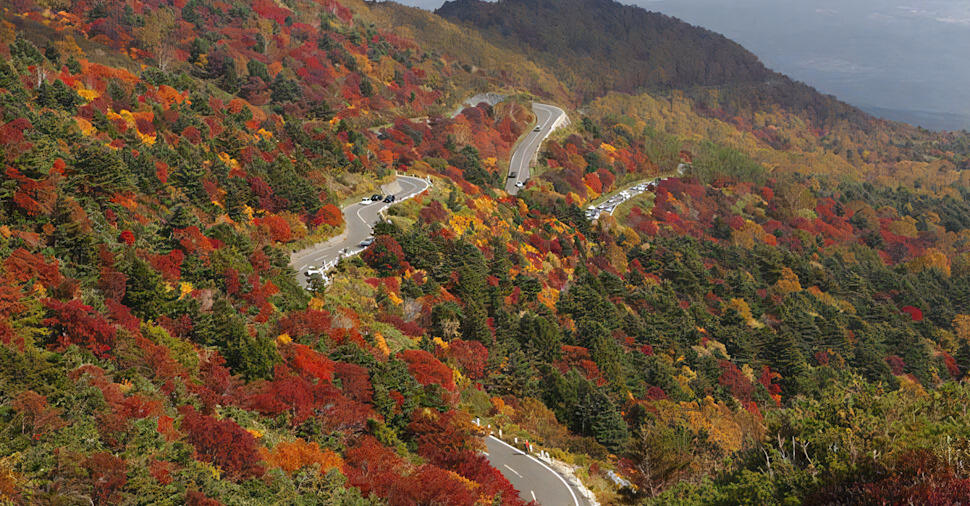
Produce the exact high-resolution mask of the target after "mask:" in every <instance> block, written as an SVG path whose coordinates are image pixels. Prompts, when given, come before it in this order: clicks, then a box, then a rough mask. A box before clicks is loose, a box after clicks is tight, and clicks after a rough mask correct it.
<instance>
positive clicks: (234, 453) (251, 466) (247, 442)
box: [179, 406, 264, 479]
mask: <svg viewBox="0 0 970 506" xmlns="http://www.w3.org/2000/svg"><path fill="white" fill-rule="evenodd" d="M179 413H181V415H182V430H183V431H185V432H186V434H187V436H188V437H187V439H188V441H189V443H191V444H192V446H194V447H195V452H196V456H197V457H198V458H199V459H200V460H202V461H205V462H211V463H213V464H215V465H217V466H219V468H220V469H222V471H223V472H224V473H226V475H227V476H228V477H230V478H232V479H248V478H255V477H259V476H262V474H263V472H264V469H263V466H262V464H261V463H260V458H259V452H258V451H257V450H256V438H254V437H253V435H252V434H250V433H249V432H247V431H246V429H243V428H242V427H240V426H239V425H238V424H237V423H236V422H234V421H232V420H229V419H224V420H218V419H216V418H213V417H211V416H207V415H203V414H201V413H199V412H197V411H196V410H195V408H193V407H192V406H182V407H180V408H179Z"/></svg>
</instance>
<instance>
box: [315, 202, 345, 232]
mask: <svg viewBox="0 0 970 506" xmlns="http://www.w3.org/2000/svg"><path fill="white" fill-rule="evenodd" d="M343 222H344V216H343V214H341V213H340V209H337V206H335V205H333V204H327V205H325V206H323V207H321V208H320V210H319V211H317V213H316V214H315V215H314V216H313V219H312V220H310V224H311V225H313V226H315V227H318V226H320V225H329V226H331V227H337V226H340V224H341V223H343Z"/></svg>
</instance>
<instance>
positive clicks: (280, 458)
mask: <svg viewBox="0 0 970 506" xmlns="http://www.w3.org/2000/svg"><path fill="white" fill-rule="evenodd" d="M260 455H261V456H262V458H263V460H265V461H266V463H267V464H269V466H270V467H278V468H280V469H282V470H284V471H286V472H287V473H288V474H293V473H295V472H296V471H298V470H300V469H302V468H304V467H307V466H312V465H314V464H317V465H318V466H319V467H318V470H319V471H320V474H326V473H327V472H328V471H330V470H331V469H339V468H340V467H342V466H343V459H341V458H340V456H339V455H337V454H336V453H334V452H333V450H330V449H329V448H325V449H322V450H321V449H320V445H318V444H317V443H315V442H307V441H304V440H303V439H296V440H294V441H290V442H283V443H279V444H278V445H276V446H275V447H274V448H273V449H272V450H268V449H266V448H260Z"/></svg>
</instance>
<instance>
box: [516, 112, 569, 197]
mask: <svg viewBox="0 0 970 506" xmlns="http://www.w3.org/2000/svg"><path fill="white" fill-rule="evenodd" d="M532 112H534V113H535V115H536V126H537V127H539V129H538V130H531V131H529V132H527V133H526V134H525V136H523V137H522V140H521V141H519V145H518V146H516V148H515V152H514V153H512V159H511V161H510V162H509V176H510V177H508V178H506V182H505V191H507V192H509V193H510V194H512V195H515V194H516V193H518V192H519V187H518V186H516V183H519V182H521V183H522V184H525V182H526V181H528V180H529V166H530V165H531V164H532V159H533V158H534V157H535V156H536V153H537V152H538V151H539V147H540V146H542V141H544V140H546V137H549V134H551V133H552V130H553V127H554V126H556V121H557V120H559V118H561V117H563V116H565V115H566V113H565V112H564V111H563V110H562V109H560V108H558V107H556V106H554V105H547V104H539V103H536V102H533V103H532ZM513 173H515V177H511V176H512V174H513Z"/></svg>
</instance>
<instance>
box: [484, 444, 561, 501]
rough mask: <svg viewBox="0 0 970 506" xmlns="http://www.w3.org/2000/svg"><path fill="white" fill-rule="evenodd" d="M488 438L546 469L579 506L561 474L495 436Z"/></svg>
mask: <svg viewBox="0 0 970 506" xmlns="http://www.w3.org/2000/svg"><path fill="white" fill-rule="evenodd" d="M488 437H490V438H492V439H494V440H496V441H498V442H499V443H502V444H503V445H505V446H508V447H509V448H511V449H513V450H515V451H517V452H520V453H522V454H523V455H525V456H526V457H528V458H530V459H532V460H533V461H535V463H536V464H539V465H540V466H542V467H544V468H546V471H549V472H550V473H552V474H554V475H556V478H559V481H561V482H562V484H563V485H565V486H566V490H568V491H569V495H571V496H573V502H574V503H575V504H576V506H579V499H577V498H576V493H575V492H573V487H570V486H569V483H568V482H567V481H566V478H563V477H562V475H561V474H559V473H557V472H555V471H553V470H552V468H551V467H549V466H547V465H545V464H543V463H542V461H540V460H539V459H537V458H535V457H533V456H532V455H529V454H528V453H527V452H523V451H522V450H520V449H518V448H516V447H514V446H512V445H510V444H508V443H506V442H505V441H502V440H501V439H499V438H497V437H495V436H491V435H490V436H488Z"/></svg>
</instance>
